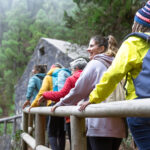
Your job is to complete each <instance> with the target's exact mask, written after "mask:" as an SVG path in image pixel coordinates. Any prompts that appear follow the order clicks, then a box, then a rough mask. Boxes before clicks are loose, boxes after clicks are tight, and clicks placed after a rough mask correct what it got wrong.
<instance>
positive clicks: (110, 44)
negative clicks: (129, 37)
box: [91, 35, 118, 56]
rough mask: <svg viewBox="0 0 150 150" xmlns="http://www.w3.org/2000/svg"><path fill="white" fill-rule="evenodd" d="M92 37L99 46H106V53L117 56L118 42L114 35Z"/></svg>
mask: <svg viewBox="0 0 150 150" xmlns="http://www.w3.org/2000/svg"><path fill="white" fill-rule="evenodd" d="M91 39H93V40H94V41H95V43H96V44H98V45H99V46H104V47H105V54H106V55H108V56H115V55H116V53H117V51H118V43H117V40H116V39H115V37H114V36H112V35H109V36H108V37H102V36H100V35H96V36H93V37H92V38H91Z"/></svg>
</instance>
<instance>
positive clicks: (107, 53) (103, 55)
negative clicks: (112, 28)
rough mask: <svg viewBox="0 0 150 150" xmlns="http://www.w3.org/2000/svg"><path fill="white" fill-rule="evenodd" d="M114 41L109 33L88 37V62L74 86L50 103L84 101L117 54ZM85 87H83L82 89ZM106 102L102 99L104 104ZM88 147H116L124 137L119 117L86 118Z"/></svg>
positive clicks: (107, 149) (90, 149) (99, 149)
mask: <svg viewBox="0 0 150 150" xmlns="http://www.w3.org/2000/svg"><path fill="white" fill-rule="evenodd" d="M117 50H118V48H117V42H116V40H115V38H114V37H113V36H108V37H102V36H100V35H96V36H94V37H92V38H91V40H90V42H89V47H88V49H87V51H88V53H89V58H90V62H89V63H88V64H87V66H86V67H85V69H84V70H83V72H82V75H81V76H80V77H79V79H78V80H77V82H76V84H75V87H74V88H73V89H71V90H70V92H69V93H68V94H67V95H66V96H65V97H64V98H61V99H60V101H59V102H58V103H57V104H56V105H55V106H53V108H52V111H55V109H56V108H57V107H59V106H65V105H76V104H77V103H78V102H79V101H81V100H82V99H84V101H85V102H84V103H86V102H88V100H89V94H90V92H91V91H92V90H93V89H94V88H95V86H96V84H97V83H98V82H99V80H100V79H101V77H102V75H103V74H104V72H106V70H107V69H108V68H109V66H110V65H111V63H112V61H113V59H114V56H115V54H116V53H117ZM85 89H86V90H85ZM105 102H107V100H106V101H104V103H105ZM86 119H87V121H86V123H87V125H86V127H87V133H86V135H87V149H88V150H118V149H119V146H120V144H121V141H122V138H123V137H126V132H125V131H126V127H125V122H124V120H123V119H121V118H86Z"/></svg>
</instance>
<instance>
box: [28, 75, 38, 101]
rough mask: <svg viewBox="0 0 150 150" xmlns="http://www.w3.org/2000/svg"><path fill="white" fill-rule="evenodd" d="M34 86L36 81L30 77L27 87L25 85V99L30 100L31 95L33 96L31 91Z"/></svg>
mask: <svg viewBox="0 0 150 150" xmlns="http://www.w3.org/2000/svg"><path fill="white" fill-rule="evenodd" d="M35 88H36V83H35V80H34V78H33V77H32V78H30V80H29V83H28V87H27V94H26V98H27V100H30V99H31V97H32V96H33V91H34V90H35Z"/></svg>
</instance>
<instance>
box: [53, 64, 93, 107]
mask: <svg viewBox="0 0 150 150" xmlns="http://www.w3.org/2000/svg"><path fill="white" fill-rule="evenodd" d="M93 62H94V61H91V62H89V63H88V65H87V66H86V68H85V69H84V71H83V72H82V74H81V76H80V77H79V78H78V80H77V82H76V84H75V87H74V88H72V89H71V90H70V92H69V93H68V94H67V95H66V96H65V97H64V98H61V99H60V101H59V102H58V103H56V106H65V105H76V104H77V103H78V102H79V101H81V100H82V99H84V98H87V97H88V95H89V94H90V92H91V91H92V89H93V88H94V87H95V85H94V84H93V83H94V80H95V78H96V74H93V72H94V71H95V68H93V67H95V64H94V63H93ZM90 68H92V69H90Z"/></svg>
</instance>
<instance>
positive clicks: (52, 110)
mask: <svg viewBox="0 0 150 150" xmlns="http://www.w3.org/2000/svg"><path fill="white" fill-rule="evenodd" d="M57 107H59V106H56V105H54V106H53V107H52V108H51V112H54V111H55V109H56V108H57Z"/></svg>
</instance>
